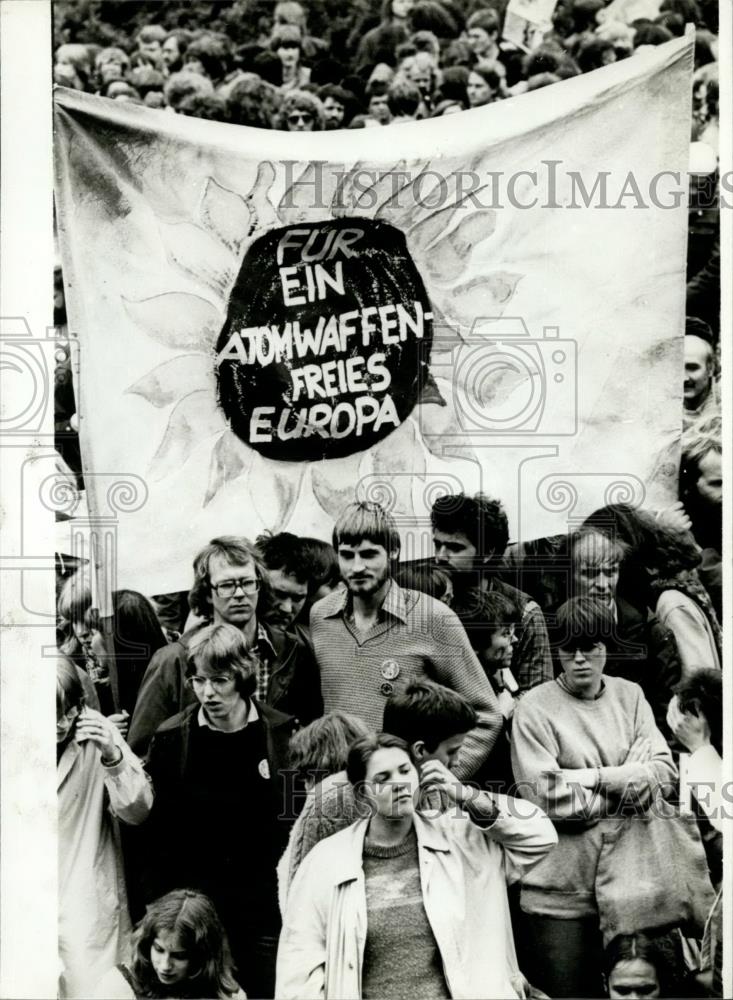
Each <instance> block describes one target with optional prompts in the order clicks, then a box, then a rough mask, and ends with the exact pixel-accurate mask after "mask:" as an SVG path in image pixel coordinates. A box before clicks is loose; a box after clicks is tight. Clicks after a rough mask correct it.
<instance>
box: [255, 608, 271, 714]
mask: <svg viewBox="0 0 733 1000" xmlns="http://www.w3.org/2000/svg"><path fill="white" fill-rule="evenodd" d="M252 656H253V657H254V659H255V661H256V663H257V688H256V690H255V698H257V700H258V701H261V702H263V703H265V704H267V695H268V693H269V688H270V677H271V676H272V665H273V663H274V662H275V660H276V659H277V653H276V652H275V649H274V647H273V645H272V643H271V642H270V637H269V636H268V634H267V632H266V631H265V628H264V626H263V625H262V623H261V622H257V640H256V642H255V645H254V646H253V648H252Z"/></svg>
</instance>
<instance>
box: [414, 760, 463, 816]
mask: <svg viewBox="0 0 733 1000" xmlns="http://www.w3.org/2000/svg"><path fill="white" fill-rule="evenodd" d="M420 788H421V789H422V790H424V791H429V790H431V789H433V788H437V789H439V790H440V791H441V792H444V793H445V795H446V796H447V797H448V798H449V799H450V801H451V802H453V803H454V804H455V805H458V806H463V805H464V804H465V803H466V802H468V801H469V800H470V798H471V792H472V789H471V788H469V787H467V786H466V785H464V784H462V783H461V782H460V781H459V780H458V778H456V776H455V774H453V773H452V772H451V771H449V770H448V768H447V767H446V766H445V764H441V762H440V761H439V760H429V761H427V762H426V763H425V764H423V765H422V766H421V768H420Z"/></svg>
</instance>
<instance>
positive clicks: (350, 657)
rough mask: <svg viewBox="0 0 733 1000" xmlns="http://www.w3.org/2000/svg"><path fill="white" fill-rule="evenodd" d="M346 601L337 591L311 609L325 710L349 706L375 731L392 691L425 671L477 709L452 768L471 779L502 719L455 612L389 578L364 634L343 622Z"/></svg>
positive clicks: (342, 592)
mask: <svg viewBox="0 0 733 1000" xmlns="http://www.w3.org/2000/svg"><path fill="white" fill-rule="evenodd" d="M351 603H352V602H351V599H350V595H349V594H348V591H345V590H339V591H334V593H332V594H329V595H328V597H324V598H323V600H321V601H318V602H317V603H316V604H315V605H314V607H313V609H312V610H311V638H312V641H313V647H314V649H315V654H316V659H317V660H318V665H319V667H320V670H321V691H322V693H323V703H324V710H325V711H326V712H331V711H334V710H336V709H340V710H341V711H344V712H353V713H354V714H355V715H359V716H361V718H362V719H363V720H364V721H365V722H366V724H367V725H368V726H370V727H371V728H372V729H374V730H377V731H379V730H380V729H381V728H382V717H383V714H384V706H385V704H386V702H387V699H388V698H389V697H390V695H391V694H392V692H393V691H395V690H397V689H398V688H400V687H402V686H404V685H406V684H408V683H409V682H410V681H414V680H421V679H423V678H426V677H427V678H429V679H431V680H434V681H437V682H438V683H439V684H443V685H445V687H448V688H451V689H452V690H454V691H457V692H458V693H459V694H461V695H463V697H464V698H466V700H467V701H469V702H470V703H471V704H472V705H473V707H474V708H475V709H476V711H477V713H478V716H479V721H478V724H477V726H476V728H475V729H473V730H472V731H471V732H470V733H469V734H468V736H467V737H466V740H465V743H464V745H463V747H462V748H461V753H460V757H459V761H458V764H457V766H456V767H455V772H456V774H457V775H458V777H460V778H463V779H465V778H469V777H471V776H472V775H473V774H475V773H476V771H477V770H478V768H479V766H480V765H481V764H483V762H484V761H485V760H486V758H487V757H488V755H489V752H490V751H491V748H492V747H493V746H494V743H495V742H496V739H497V737H498V735H499V733H500V732H501V729H502V725H503V720H502V716H501V712H500V711H499V706H498V703H497V701H496V695H495V694H494V692H493V690H492V688H491V684H490V683H489V680H488V678H487V677H486V674H485V673H484V671H483V669H482V667H481V664H480V663H479V661H478V659H477V658H476V654H475V653H474V651H473V649H471V644H470V643H469V641H468V636H467V635H466V631H465V629H464V628H463V626H462V625H461V623H460V621H459V620H458V617H457V616H456V615H455V613H454V612H453V611H451V609H450V608H449V607H448V606H447V605H445V604H442V603H441V602H440V601H436V600H435V599H434V598H432V597H429V596H428V595H427V594H421V593H418V592H417V591H414V590H403V589H402V588H401V587H399V586H398V585H397V584H396V583H395V582H394V580H393V581H392V583H391V585H390V588H389V590H388V591H387V595H386V597H385V600H384V604H383V605H382V608H381V611H380V615H379V620H378V621H377V624H376V625H374V626H373V627H372V628H371V629H370V630H369V631H368V632H365V633H364V632H359V631H358V630H357V629H356V628H355V626H354V624H353V623H352V622H351V621H350V612H351Z"/></svg>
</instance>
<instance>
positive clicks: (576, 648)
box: [560, 639, 601, 656]
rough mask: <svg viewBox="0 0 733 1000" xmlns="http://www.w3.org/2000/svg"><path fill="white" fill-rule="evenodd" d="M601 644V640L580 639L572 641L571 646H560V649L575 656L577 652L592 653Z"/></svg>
mask: <svg viewBox="0 0 733 1000" xmlns="http://www.w3.org/2000/svg"><path fill="white" fill-rule="evenodd" d="M600 645H601V643H600V642H591V641H590V639H585V640H583V639H579V640H578V641H577V642H571V643H570V645H569V646H560V651H561V652H563V653H569V654H570V656H574V655H575V654H576V653H592V652H593V651H594V650H596V649H598V647H599V646H600Z"/></svg>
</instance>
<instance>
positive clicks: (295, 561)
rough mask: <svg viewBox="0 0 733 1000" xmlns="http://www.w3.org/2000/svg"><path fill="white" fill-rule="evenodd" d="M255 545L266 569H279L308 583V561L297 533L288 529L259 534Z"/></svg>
mask: <svg viewBox="0 0 733 1000" xmlns="http://www.w3.org/2000/svg"><path fill="white" fill-rule="evenodd" d="M255 545H256V546H257V551H258V552H259V554H260V556H261V558H262V561H263V563H264V564H265V566H266V567H267V569H271V570H278V569H279V570H282V572H283V573H285V574H286V576H294V577H295V579H296V580H297V581H298V583H310V575H311V568H310V561H309V558H308V554H307V552H306V550H305V546H304V545H302V544H301V540H300V538H299V537H298V536H297V535H293V534H291V533H290V532H289V531H279V532H278V533H277V534H275V535H273V534H272V533H269V534H264V535H259V536H258V537H257V539H256V541H255Z"/></svg>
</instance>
